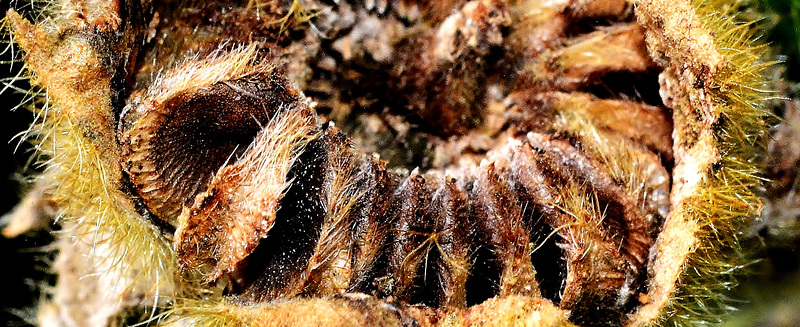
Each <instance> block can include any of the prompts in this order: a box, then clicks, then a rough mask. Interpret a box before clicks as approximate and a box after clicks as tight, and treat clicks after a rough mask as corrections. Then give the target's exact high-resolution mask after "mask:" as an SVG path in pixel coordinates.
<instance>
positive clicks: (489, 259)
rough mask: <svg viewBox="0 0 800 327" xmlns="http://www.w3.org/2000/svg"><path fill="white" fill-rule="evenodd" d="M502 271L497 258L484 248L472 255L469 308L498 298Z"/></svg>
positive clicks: (468, 286) (468, 283)
mask: <svg viewBox="0 0 800 327" xmlns="http://www.w3.org/2000/svg"><path fill="white" fill-rule="evenodd" d="M501 273H502V269H501V267H500V264H499V263H498V262H497V256H496V255H495V254H494V253H493V251H492V250H490V249H489V248H487V247H485V246H483V247H480V248H478V249H477V250H475V252H474V254H473V255H472V267H471V269H470V275H469V278H467V284H466V288H467V306H468V307H469V306H473V305H476V304H481V303H483V302H484V301H486V300H488V299H491V298H493V297H495V296H497V294H498V292H499V286H500V274H501Z"/></svg>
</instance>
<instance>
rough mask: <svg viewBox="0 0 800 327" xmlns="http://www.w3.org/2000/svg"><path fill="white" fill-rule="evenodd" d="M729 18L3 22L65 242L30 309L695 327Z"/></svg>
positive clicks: (743, 46) (736, 62) (724, 111)
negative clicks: (52, 279)
mask: <svg viewBox="0 0 800 327" xmlns="http://www.w3.org/2000/svg"><path fill="white" fill-rule="evenodd" d="M738 8H739V7H738V6H737V5H726V6H723V7H722V8H719V7H718V6H717V4H716V3H714V2H708V3H706V2H703V3H701V2H690V1H678V2H660V1H644V0H642V1H636V2H635V3H629V2H626V1H567V0H564V1H546V2H543V1H500V0H480V1H441V2H435V3H428V2H417V1H405V0H404V1H401V0H397V1H363V2H362V1H311V0H308V1H299V0H296V1H292V2H288V1H259V0H256V1H249V2H233V3H227V2H217V1H211V2H205V3H194V4H188V5H187V4H183V3H178V2H174V3H173V2H170V1H155V2H150V1H138V0H130V1H127V2H111V3H94V2H71V1H56V2H53V3H48V4H47V5H46V6H45V9H44V11H43V14H42V16H40V19H39V20H38V21H36V22H32V21H30V20H28V19H25V18H23V17H22V16H20V15H19V14H17V13H16V12H15V11H10V12H9V13H8V16H7V18H6V24H7V26H8V27H9V31H10V33H11V35H13V37H14V41H15V42H16V44H17V46H18V47H19V48H20V49H21V50H22V51H23V52H24V60H25V63H26V69H27V70H28V72H29V73H30V75H31V77H32V81H33V82H34V84H35V85H36V87H38V88H41V89H42V90H45V91H46V92H47V94H48V97H47V98H43V99H40V101H39V102H37V103H36V104H37V105H38V107H35V108H34V109H33V110H34V111H36V112H39V113H42V116H45V115H44V114H45V113H46V118H44V119H42V120H41V121H39V122H37V124H36V125H35V127H34V129H33V131H34V134H33V135H32V139H33V140H34V142H35V143H36V144H37V147H38V148H39V149H40V152H41V155H42V157H43V158H45V159H46V160H47V161H46V163H45V166H46V169H45V172H44V173H43V174H42V175H41V176H40V177H39V178H38V179H37V183H38V185H40V186H39V189H40V190H44V191H41V192H38V193H34V194H33V195H32V196H38V197H45V198H46V199H48V201H47V203H54V206H55V207H56V208H57V210H58V212H59V216H60V217H62V218H61V225H62V226H63V227H64V229H65V232H64V234H63V236H62V237H61V238H60V239H59V240H58V241H57V246H58V247H59V249H60V251H61V253H60V255H59V256H60V257H59V262H60V264H56V266H55V271H56V273H57V274H58V276H59V280H58V282H57V284H56V286H55V288H54V291H53V294H52V296H51V297H50V298H49V299H48V300H46V302H45V304H43V306H42V309H41V310H40V313H39V319H40V323H41V324H43V325H49V324H72V323H74V324H77V325H98V326H101V325H108V324H113V323H115V322H119V321H123V320H125V321H131V320H136V319H137V318H138V317H139V316H141V317H143V318H142V319H148V317H149V320H147V321H148V322H149V323H153V324H178V325H209V326H212V325H213V326H216V325H265V326H266V325H308V324H316V325H334V326H338V325H387V326H395V325H426V326H427V325H431V326H432V325H498V326H505V325H511V324H520V325H530V326H539V325H542V326H545V325H547V326H549V325H581V326H582V325H586V326H594V325H602V326H606V325H608V326H619V325H630V326H639V325H650V324H662V323H666V322H669V323H675V324H685V323H694V322H702V321H713V320H715V319H717V315H718V314H720V313H721V312H722V311H724V307H725V305H724V303H720V302H718V301H719V299H721V298H722V297H721V296H720V295H718V294H719V293H718V292H719V291H721V290H725V289H727V288H730V287H731V286H732V285H733V282H732V277H729V276H731V274H733V273H735V272H736V270H738V269H739V267H740V265H742V264H743V263H744V261H742V258H741V256H740V255H739V250H740V249H739V244H738V240H737V238H738V237H739V232H740V231H741V230H743V229H744V228H745V227H746V226H748V224H749V221H750V219H752V218H753V217H754V216H755V215H756V213H757V212H758V209H759V204H760V201H759V199H758V198H757V197H756V196H755V194H754V191H755V190H756V189H757V188H758V187H759V183H760V179H759V171H758V169H757V162H756V160H755V159H756V158H760V156H761V154H762V150H763V146H762V143H764V141H765V139H766V136H767V134H766V130H767V127H768V126H767V123H766V122H765V117H766V116H767V115H768V113H767V112H766V110H765V109H762V105H763V104H762V102H763V101H764V99H766V98H767V97H769V96H771V94H770V93H769V92H768V91H765V90H764V84H765V83H766V81H765V80H764V78H762V77H761V74H762V70H763V69H764V67H766V66H767V65H768V64H769V63H766V62H764V61H763V59H762V58H761V56H762V53H763V52H764V51H765V48H764V47H762V46H758V45H754V44H753V42H752V41H751V36H750V35H751V33H752V31H751V26H750V25H749V24H747V23H746V22H740V21H737V20H736V19H735V18H734V17H733V15H732V14H734V13H735V12H736V11H737V10H738ZM44 17H47V18H44ZM36 203H42V201H39V202H36ZM78 262H82V264H78ZM72 265H75V266H74V267H80V268H74V267H73V266H72ZM71 267H72V268H71ZM87 290H108V291H104V292H102V295H98V296H92V295H88V294H93V293H88V294H87V293H86V291H87Z"/></svg>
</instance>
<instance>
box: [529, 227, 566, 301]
mask: <svg viewBox="0 0 800 327" xmlns="http://www.w3.org/2000/svg"><path fill="white" fill-rule="evenodd" d="M534 215H535V216H539V217H541V216H540V214H534ZM531 230H532V231H533V232H532V233H531V243H533V246H534V249H535V251H534V252H533V253H531V262H532V263H533V267H534V268H535V269H536V281H537V282H539V290H540V291H541V293H542V296H543V297H544V298H546V299H548V300H550V301H552V302H553V303H554V304H556V305H558V304H559V303H560V302H561V295H562V292H563V291H564V285H565V283H566V281H565V278H567V261H566V260H564V251H563V250H562V249H561V247H559V246H558V241H559V240H560V236H559V235H558V234H556V233H553V231H554V228H552V227H550V225H548V224H546V223H545V222H544V219H541V218H540V219H537V221H536V223H535V224H534V226H533V228H532V229H531Z"/></svg>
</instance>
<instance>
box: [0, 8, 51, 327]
mask: <svg viewBox="0 0 800 327" xmlns="http://www.w3.org/2000/svg"><path fill="white" fill-rule="evenodd" d="M8 8H9V0H2V1H1V2H0V11H2V16H3V17H5V12H6V10H8ZM0 35H2V40H0V51H2V55H0V61H2V64H0V78H2V85H0V89H2V88H5V87H6V84H8V83H9V79H10V78H11V77H12V76H16V74H17V73H18V72H19V71H20V69H21V68H22V63H21V62H13V59H14V58H12V57H11V51H10V48H8V35H7V32H6V31H2V32H0ZM15 54H16V55H17V57H19V54H17V53H15ZM17 59H19V58H17ZM13 85H14V86H17V87H20V88H23V89H25V88H27V82H26V81H17V82H16V83H14V84H13ZM22 99H23V95H22V94H21V93H19V92H15V91H14V90H12V89H8V88H7V89H5V91H4V92H2V94H0V158H2V160H0V215H3V214H5V213H7V212H8V211H10V210H11V209H12V208H13V207H14V205H15V204H16V203H17V202H19V197H20V194H22V192H23V191H24V189H26V188H27V186H26V185H25V184H26V183H25V182H24V180H25V176H26V174H27V175H28V176H29V175H30V172H31V170H30V169H28V170H27V171H28V172H27V173H25V171H26V170H25V169H24V167H25V166H26V165H27V163H28V161H29V159H30V158H31V156H32V153H31V150H30V145H29V143H28V142H21V143H20V140H19V138H14V135H16V134H18V133H20V132H22V131H24V130H25V129H26V128H27V127H28V125H30V122H31V121H32V120H33V114H32V113H31V112H30V111H28V110H27V109H26V108H19V109H17V110H15V111H11V110H10V108H13V107H14V106H16V105H17V104H19V103H20V102H21V101H22ZM17 145H19V147H17ZM50 240H51V238H50V237H49V235H47V234H46V233H33V234H30V235H24V236H20V237H18V238H15V239H6V238H4V237H2V236H0V325H5V326H21V325H27V324H26V323H25V320H26V319H27V318H30V317H32V315H33V310H32V308H33V306H34V299H37V298H38V297H39V291H38V290H39V289H41V287H40V286H42V283H46V282H43V281H46V280H49V279H52V278H50V277H48V276H46V275H45V271H46V270H45V269H46V268H45V267H47V266H48V264H46V262H49V261H50V259H49V255H48V254H47V253H46V251H45V249H44V248H43V247H44V246H46V245H47V244H48V243H49V241H50ZM3 322H5V324H3Z"/></svg>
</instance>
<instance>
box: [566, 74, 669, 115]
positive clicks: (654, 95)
mask: <svg viewBox="0 0 800 327" xmlns="http://www.w3.org/2000/svg"><path fill="white" fill-rule="evenodd" d="M659 73H660V71H657V70H651V71H648V72H647V73H644V74H642V73H632V72H609V73H607V74H605V75H603V76H598V78H597V79H596V82H595V83H593V84H591V85H588V86H586V87H585V88H584V90H582V91H584V92H587V93H591V94H593V95H595V96H596V97H598V98H600V99H616V100H625V101H634V102H643V103H645V104H648V105H651V106H656V107H663V106H664V102H663V101H662V100H661V95H660V94H659V90H660V88H661V86H660V85H659V83H658V74H659ZM593 80H595V79H593Z"/></svg>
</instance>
